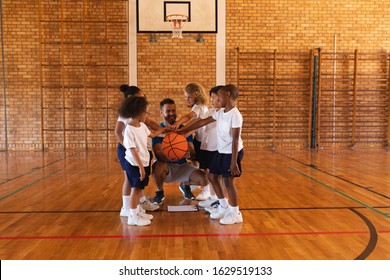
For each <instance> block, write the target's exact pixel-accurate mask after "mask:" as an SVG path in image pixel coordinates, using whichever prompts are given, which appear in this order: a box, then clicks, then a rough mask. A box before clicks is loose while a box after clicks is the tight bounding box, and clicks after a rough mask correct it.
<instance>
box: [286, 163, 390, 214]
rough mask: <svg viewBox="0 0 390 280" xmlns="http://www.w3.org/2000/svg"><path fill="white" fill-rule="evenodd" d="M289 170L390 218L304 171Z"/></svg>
mask: <svg viewBox="0 0 390 280" xmlns="http://www.w3.org/2000/svg"><path fill="white" fill-rule="evenodd" d="M289 168H290V169H291V170H293V171H294V172H296V173H298V174H300V175H302V176H304V177H306V178H308V179H310V180H312V181H313V182H316V183H317V184H319V185H321V186H324V187H326V188H327V189H330V190H331V191H333V192H335V193H337V194H339V195H341V196H343V197H345V198H347V199H348V200H351V201H353V202H356V203H358V204H360V205H362V206H364V207H365V208H367V209H370V210H371V211H374V212H376V213H377V214H380V215H382V216H384V217H385V218H390V213H384V212H382V211H379V210H377V209H375V208H374V207H372V206H370V205H368V204H366V203H364V202H362V201H360V200H358V199H356V198H354V197H352V196H350V195H348V194H346V193H344V192H342V191H340V190H338V189H336V188H335V187H332V186H330V185H328V184H325V183H323V182H321V181H319V180H317V179H315V178H314V177H312V176H310V175H307V174H306V173H304V172H302V171H299V170H296V169H294V168H293V167H291V166H290V167H289Z"/></svg>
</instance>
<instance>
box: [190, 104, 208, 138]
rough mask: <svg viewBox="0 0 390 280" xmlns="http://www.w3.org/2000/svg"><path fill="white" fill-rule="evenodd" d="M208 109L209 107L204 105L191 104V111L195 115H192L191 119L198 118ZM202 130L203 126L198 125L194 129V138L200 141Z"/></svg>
mask: <svg viewBox="0 0 390 280" xmlns="http://www.w3.org/2000/svg"><path fill="white" fill-rule="evenodd" d="M208 111H209V109H208V108H207V106H206V105H198V104H195V105H194V106H192V108H191V112H194V113H195V114H196V116H194V117H193V118H192V119H196V118H199V117H201V116H203V115H204V114H207V112H208ZM203 131H204V127H200V128H198V129H197V130H196V131H195V139H196V140H198V141H199V142H201V141H202V137H203Z"/></svg>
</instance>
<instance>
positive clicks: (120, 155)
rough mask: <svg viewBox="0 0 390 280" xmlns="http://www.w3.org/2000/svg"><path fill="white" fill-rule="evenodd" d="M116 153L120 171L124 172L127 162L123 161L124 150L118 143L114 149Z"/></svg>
mask: <svg viewBox="0 0 390 280" xmlns="http://www.w3.org/2000/svg"><path fill="white" fill-rule="evenodd" d="M116 153H117V155H118V159H119V162H120V164H121V167H122V170H126V162H127V160H126V159H125V155H126V148H125V147H123V146H122V144H121V143H118V146H117V147H116Z"/></svg>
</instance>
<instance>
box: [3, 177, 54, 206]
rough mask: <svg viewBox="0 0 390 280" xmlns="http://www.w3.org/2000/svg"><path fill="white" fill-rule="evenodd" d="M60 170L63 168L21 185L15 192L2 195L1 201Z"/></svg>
mask: <svg viewBox="0 0 390 280" xmlns="http://www.w3.org/2000/svg"><path fill="white" fill-rule="evenodd" d="M60 171H61V170H57V171H54V172H53V173H50V174H48V175H46V176H44V177H42V178H40V179H38V180H35V181H33V182H32V183H30V184H28V185H25V186H24V187H21V188H20V189H17V190H16V191H13V192H12V193H10V194H7V195H5V196H2V197H0V201H3V200H4V199H7V198H8V197H10V196H13V195H14V194H16V193H18V192H20V191H23V190H25V189H27V188H29V187H31V186H32V185H34V184H36V183H38V182H40V181H43V180H45V179H46V178H48V177H50V176H52V175H54V174H57V173H59V172H60Z"/></svg>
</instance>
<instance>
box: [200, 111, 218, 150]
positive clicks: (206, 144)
mask: <svg viewBox="0 0 390 280" xmlns="http://www.w3.org/2000/svg"><path fill="white" fill-rule="evenodd" d="M216 111H217V110H215V108H211V109H210V110H209V111H208V112H207V113H206V114H204V115H203V116H201V118H202V119H206V118H208V117H210V116H212V115H213V114H214V113H215V112H216ZM217 137H218V136H217V122H212V123H209V124H208V125H205V126H204V131H203V137H202V144H200V149H201V150H205V151H211V152H214V151H216V150H218V138H217Z"/></svg>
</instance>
